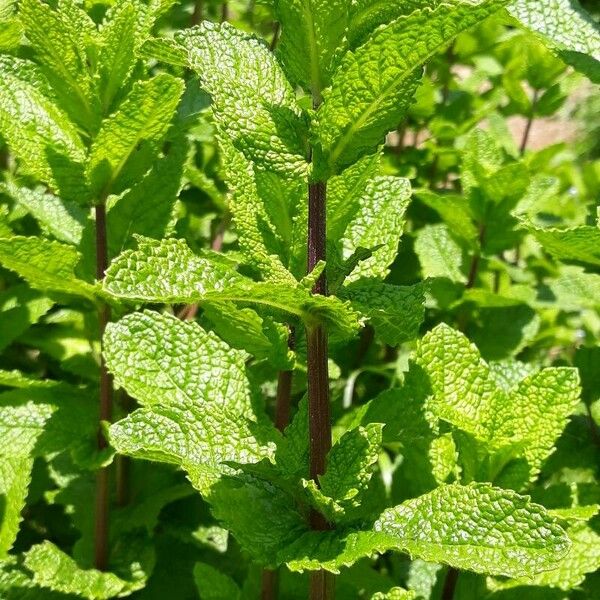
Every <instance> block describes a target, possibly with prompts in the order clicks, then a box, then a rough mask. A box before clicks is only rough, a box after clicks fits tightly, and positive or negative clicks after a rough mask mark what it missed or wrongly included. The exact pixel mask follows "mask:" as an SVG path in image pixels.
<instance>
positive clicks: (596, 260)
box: [526, 224, 600, 266]
mask: <svg viewBox="0 0 600 600" xmlns="http://www.w3.org/2000/svg"><path fill="white" fill-rule="evenodd" d="M526 227H527V231H529V233H531V234H532V235H533V236H534V237H535V239H536V240H537V241H538V242H539V243H540V244H541V245H542V247H543V248H544V250H546V251H547V252H548V253H550V254H551V255H552V256H554V257H556V258H558V259H560V260H567V261H569V260H571V261H577V262H582V263H587V264H590V265H595V266H600V229H598V228H597V227H592V226H589V225H582V226H580V227H572V228H570V229H556V228H541V227H535V226H534V225H529V224H528V225H526Z"/></svg>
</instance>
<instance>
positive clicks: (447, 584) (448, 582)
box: [441, 567, 460, 600]
mask: <svg viewBox="0 0 600 600" xmlns="http://www.w3.org/2000/svg"><path fill="white" fill-rule="evenodd" d="M459 575H460V571H459V570H458V569H455V568H454V567H449V568H448V571H447V572H446V579H445V581H444V589H443V590H442V597H441V600H453V599H454V591H455V590H456V583H457V582H458V576H459Z"/></svg>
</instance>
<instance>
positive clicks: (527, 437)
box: [416, 325, 580, 487]
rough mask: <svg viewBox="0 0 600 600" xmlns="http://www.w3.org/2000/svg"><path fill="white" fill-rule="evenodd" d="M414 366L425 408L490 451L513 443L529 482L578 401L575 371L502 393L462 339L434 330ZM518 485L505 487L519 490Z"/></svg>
mask: <svg viewBox="0 0 600 600" xmlns="http://www.w3.org/2000/svg"><path fill="white" fill-rule="evenodd" d="M416 362H417V364H418V365H420V366H421V368H422V369H423V370H424V371H425V373H427V376H428V380H429V384H430V386H431V391H430V393H431V396H430V397H429V398H428V401H427V407H428V410H431V411H432V413H433V414H435V415H436V416H437V417H438V418H441V419H444V420H446V421H448V422H450V423H452V424H453V425H454V426H455V427H458V428H459V429H461V430H463V431H466V432H468V433H470V434H472V435H473V436H475V437H476V438H477V439H479V440H481V441H483V442H485V443H487V444H488V445H489V447H490V448H491V449H495V450H499V449H500V448H502V447H503V446H508V445H510V444H515V443H518V444H520V445H521V447H522V455H523V456H524V458H525V460H526V461H527V470H528V473H529V477H530V478H532V479H533V478H535V477H536V476H537V474H538V473H539V470H540V467H541V465H542V463H543V461H544V460H545V459H546V457H547V456H548V455H549V454H550V453H551V451H552V448H553V445H554V443H555V441H556V439H557V438H558V436H559V435H560V433H561V432H562V430H563V429H564V427H565V424H566V420H567V418H568V417H569V416H570V415H571V414H572V413H573V411H574V410H575V407H576V405H577V403H578V400H579V394H580V389H579V377H578V374H577V371H576V370H575V369H570V368H559V367H557V368H548V369H544V370H543V371H540V372H538V373H534V374H532V375H529V376H528V377H525V379H522V380H521V381H520V382H519V383H517V385H516V386H514V387H511V389H510V390H508V391H506V390H505V389H504V388H503V387H501V386H500V385H498V384H497V382H496V376H495V375H494V373H493V372H492V371H491V370H490V368H489V366H488V365H487V363H485V361H483V360H482V359H481V357H480V355H479V352H478V351H477V348H476V347H475V346H474V345H472V344H470V343H469V341H468V340H467V338H466V337H465V336H464V335H463V334H461V333H459V332H457V331H455V330H453V329H451V328H450V327H448V326H447V325H439V326H438V327H436V328H435V329H434V330H433V331H431V332H430V333H428V334H427V335H426V336H425V337H424V338H423V339H422V340H421V342H420V344H419V349H418V352H417V358H416ZM523 483H525V482H523V481H519V480H517V481H511V482H510V483H509V482H508V481H507V482H506V484H507V485H514V486H515V487H519V486H520V485H523Z"/></svg>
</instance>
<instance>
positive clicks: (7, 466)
mask: <svg viewBox="0 0 600 600" xmlns="http://www.w3.org/2000/svg"><path fill="white" fill-rule="evenodd" d="M32 466H33V459H31V458H29V457H19V458H12V457H5V456H3V457H0V516H1V517H2V518H1V519H0V559H3V558H5V556H6V553H7V552H8V551H9V550H10V549H11V548H12V545H13V543H14V541H15V539H16V537H17V533H18V531H19V523H20V522H21V511H22V510H23V508H24V506H25V499H26V498H27V488H28V486H29V481H30V478H31V468H32Z"/></svg>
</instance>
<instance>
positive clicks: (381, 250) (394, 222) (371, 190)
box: [343, 177, 411, 281]
mask: <svg viewBox="0 0 600 600" xmlns="http://www.w3.org/2000/svg"><path fill="white" fill-rule="evenodd" d="M410 197H411V187H410V182H409V181H408V179H404V178H402V177H376V178H374V179H372V180H371V181H370V182H369V184H368V186H367V189H366V191H365V194H364V196H363V197H362V198H361V200H360V202H359V205H358V210H357V212H356V216H355V217H354V219H353V220H352V221H351V222H350V224H349V225H348V227H347V229H346V232H345V234H344V238H343V246H344V254H343V256H344V258H349V257H350V256H352V254H353V253H354V252H356V250H357V249H358V248H376V250H374V252H373V255H372V256H371V257H370V258H368V259H366V260H364V261H362V262H360V263H359V264H358V265H357V266H356V268H355V269H354V270H353V271H352V273H351V274H350V277H349V280H350V281H356V280H357V279H359V278H361V277H379V278H380V279H385V277H386V276H387V275H388V273H389V267H390V265H391V264H392V263H393V262H394V259H395V258H396V254H397V252H398V244H399V242H400V238H401V236H402V233H403V230H404V224H405V220H404V215H405V213H406V210H407V208H408V204H409V202H410Z"/></svg>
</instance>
